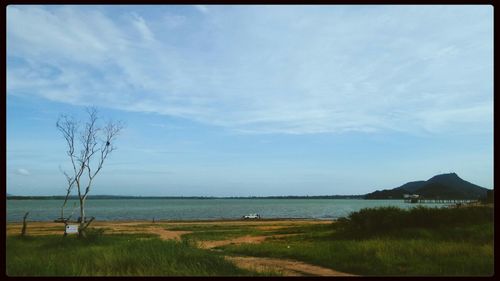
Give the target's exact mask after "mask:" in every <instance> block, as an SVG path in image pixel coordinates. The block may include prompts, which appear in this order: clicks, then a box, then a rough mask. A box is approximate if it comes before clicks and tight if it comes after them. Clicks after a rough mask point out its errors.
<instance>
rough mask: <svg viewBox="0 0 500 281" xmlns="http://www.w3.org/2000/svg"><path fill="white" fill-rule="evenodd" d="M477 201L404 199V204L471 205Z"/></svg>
mask: <svg viewBox="0 0 500 281" xmlns="http://www.w3.org/2000/svg"><path fill="white" fill-rule="evenodd" d="M475 201H477V200H474V199H425V198H405V199H404V202H405V203H449V204H457V203H471V202H475Z"/></svg>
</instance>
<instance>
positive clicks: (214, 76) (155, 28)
mask: <svg viewBox="0 0 500 281" xmlns="http://www.w3.org/2000/svg"><path fill="white" fill-rule="evenodd" d="M6 39H7V43H6V46H7V85H6V111H7V113H6V119H7V120H6V124H7V126H6V131H7V148H6V150H7V168H6V169H7V170H6V174H7V178H6V183H7V185H6V186H7V193H9V194H14V195H64V192H65V183H66V182H65V178H64V176H63V174H62V173H61V170H66V171H68V169H69V168H70V160H69V158H68V156H67V155H66V150H67V148H66V144H65V141H64V139H63V137H62V135H61V134H60V132H59V131H58V130H57V128H56V126H55V123H56V121H57V119H58V117H59V116H60V115H61V114H67V115H72V116H74V117H75V118H77V119H79V120H82V121H84V120H85V117H86V116H85V108H86V107H88V106H94V107H96V108H97V109H98V110H99V116H100V117H101V119H100V120H102V121H106V120H121V121H123V122H124V124H125V128H124V129H123V130H122V131H121V134H120V135H119V137H118V138H117V140H116V142H115V145H116V147H117V150H116V151H114V152H113V153H112V154H111V155H110V157H109V158H108V159H107V160H106V162H105V164H104V167H103V169H102V170H101V172H100V173H99V175H98V176H97V177H96V179H95V181H94V185H93V187H92V190H91V194H114V195H142V196H270V195H310V196H312V195H334V194H338V195H351V194H365V193H369V192H372V191H374V190H377V189H389V188H394V187H397V186H400V185H402V184H404V183H406V182H409V181H415V180H427V179H429V178H431V177H432V176H434V175H437V174H441V173H449V172H455V173H457V174H458V175H459V176H460V177H461V178H463V179H464V180H467V181H470V182H472V183H474V184H478V185H480V186H483V187H486V188H493V7H492V6H489V5H464V6H460V5H456V6H454V5H448V6H440V5H430V6H426V5H418V6H411V5H394V6H390V5H389V6H386V5H373V6H371V5H352V6H350V5H327V6H320V5H317V6H316V5H312V6H299V5H290V6H285V5H274V6H273V5H269V6H253V5H240V6H238V5H153V6H141V5H133V6H126V5H124V6H121V5H110V6H106V5H97V6H93V5H85V6H78V5H70V6H58V5H46V6H43V5H42V6H31V5H9V6H8V7H7V36H6Z"/></svg>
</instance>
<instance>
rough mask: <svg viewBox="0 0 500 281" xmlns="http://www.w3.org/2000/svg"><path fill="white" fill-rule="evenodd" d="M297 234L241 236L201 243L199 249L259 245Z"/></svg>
mask: <svg viewBox="0 0 500 281" xmlns="http://www.w3.org/2000/svg"><path fill="white" fill-rule="evenodd" d="M292 235H296V234H275V235H262V236H250V235H246V236H240V237H236V238H231V239H226V240H213V241H211V240H209V241H201V242H200V243H199V245H198V246H199V247H200V248H203V249H212V248H216V247H220V246H225V245H232V244H245V243H249V244H258V243H262V242H264V240H266V239H268V238H279V237H286V236H292Z"/></svg>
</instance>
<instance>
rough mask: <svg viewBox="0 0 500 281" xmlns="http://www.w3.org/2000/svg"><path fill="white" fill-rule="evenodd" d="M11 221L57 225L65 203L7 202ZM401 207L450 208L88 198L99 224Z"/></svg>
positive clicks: (307, 215)
mask: <svg viewBox="0 0 500 281" xmlns="http://www.w3.org/2000/svg"><path fill="white" fill-rule="evenodd" d="M6 203H7V208H6V209H7V222H18V221H22V219H23V216H24V214H25V213H26V212H28V211H29V212H30V214H29V217H28V219H29V220H30V221H53V220H55V219H57V218H59V217H60V212H61V209H60V208H61V205H62V203H63V200H52V199H50V200H49V199H45V200H12V199H9V200H6ZM381 206H395V207H400V208H412V207H416V206H428V207H437V208H439V207H445V206H447V204H437V203H418V204H410V203H405V202H404V201H403V200H363V199H264V198H255V199H94V200H92V199H88V200H87V202H86V208H85V210H86V211H85V212H86V216H89V217H90V216H94V217H95V218H96V220H101V221H112V220H153V219H154V220H221V219H239V218H241V217H242V216H244V215H248V214H253V213H257V214H259V215H260V216H261V218H264V219H265V218H267V219H277V218H302V219H325V220H330V219H332V220H333V219H337V218H340V217H346V216H348V215H349V214H350V213H352V212H355V211H358V210H360V209H363V208H374V207H381ZM72 212H74V215H73V217H74V218H78V214H79V209H78V204H77V202H76V201H68V203H67V207H66V210H65V214H71V213H72Z"/></svg>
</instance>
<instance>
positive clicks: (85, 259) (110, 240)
mask: <svg viewBox="0 0 500 281" xmlns="http://www.w3.org/2000/svg"><path fill="white" fill-rule="evenodd" d="M6 251H7V275H9V276H248V275H259V274H258V273H255V272H251V271H247V270H243V269H240V268H238V267H236V266H235V265H233V264H232V263H230V262H228V261H226V260H225V259H224V258H223V257H222V256H220V255H217V254H214V253H211V252H208V251H205V250H201V249H197V248H195V247H192V246H190V245H188V244H187V243H183V242H178V241H162V240H160V239H158V238H156V237H152V236H151V235H105V236H103V237H99V238H97V239H95V240H94V241H82V240H80V239H77V238H76V237H67V238H63V237H61V236H38V237H27V238H20V237H8V238H7V250H6ZM273 274H274V273H272V272H269V273H268V274H266V275H273Z"/></svg>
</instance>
